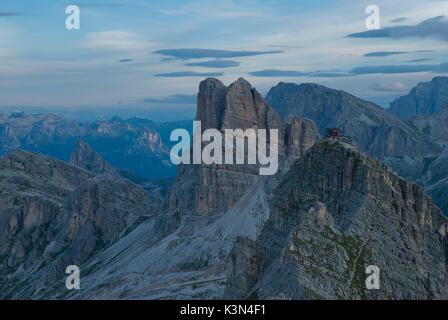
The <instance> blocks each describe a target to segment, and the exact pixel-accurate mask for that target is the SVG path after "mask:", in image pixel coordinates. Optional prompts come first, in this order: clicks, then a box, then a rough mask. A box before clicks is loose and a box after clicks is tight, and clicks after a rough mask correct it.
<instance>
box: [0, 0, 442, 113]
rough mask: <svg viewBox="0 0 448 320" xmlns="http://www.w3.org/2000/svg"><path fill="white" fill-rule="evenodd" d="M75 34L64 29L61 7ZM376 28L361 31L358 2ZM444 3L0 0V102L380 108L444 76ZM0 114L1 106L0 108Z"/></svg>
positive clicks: (190, 109)
mask: <svg viewBox="0 0 448 320" xmlns="http://www.w3.org/2000/svg"><path fill="white" fill-rule="evenodd" d="M71 4H75V5H78V6H79V7H80V10H81V29H80V30H70V31H69V30H67V29H66V28H65V19H66V17H67V15H66V14H65V8H66V7H67V6H68V5H71ZM371 4H375V5H377V6H378V7H379V8H380V10H381V15H380V17H381V29H380V30H374V31H369V30H367V29H366V27H365V19H366V18H367V14H366V13H365V9H366V7H367V6H368V5H371ZM447 46H448V1H445V0H425V1H421V0H420V1H415V0H396V1H383V0H381V1H380V0H373V1H372V0H369V1H363V0H302V1H291V0H289V1H273V0H265V1H261V0H259V1H257V0H248V1H245V0H239V1H217V0H214V1H170V0H164V1H144V0H126V1H119V0H117V1H106V0H102V1H100V0H84V1H65V0H40V1H32V0H2V1H1V2H0V59H1V60H0V96H1V97H2V98H1V100H0V107H1V106H4V107H6V106H17V107H20V106H27V107H55V108H83V107H89V108H98V109H100V108H144V109H148V110H154V112H155V113H157V112H160V113H167V112H168V114H169V113H173V117H174V118H182V117H184V118H188V117H192V116H194V113H195V106H194V104H193V101H194V98H193V95H194V94H196V92H197V88H198V84H199V82H200V81H201V80H202V79H203V78H205V77H207V76H214V77H218V78H220V79H222V80H223V81H224V82H225V83H226V84H229V83H231V82H232V81H234V80H236V79H237V78H238V77H241V76H242V77H245V78H246V79H247V80H248V81H250V82H251V83H252V84H253V85H254V86H255V87H256V88H257V89H258V90H259V91H260V92H261V93H262V94H266V93H267V91H268V90H269V88H270V87H272V86H274V85H275V84H277V83H278V82H280V81H284V82H296V83H302V82H316V83H320V84H323V85H326V86H329V87H332V88H336V89H343V90H346V91H348V92H350V93H353V94H355V95H357V96H360V97H362V98H366V99H372V100H374V101H376V102H378V103H381V104H382V105H387V102H389V101H391V100H392V99H393V97H395V96H399V95H403V94H406V93H407V92H408V91H409V89H410V88H411V87H413V86H414V85H416V84H417V83H418V82H420V81H427V80H430V79H431V78H432V77H434V76H437V75H446V73H447V72H448V64H447V62H448V55H447V53H448V47H447ZM0 111H1V108H0Z"/></svg>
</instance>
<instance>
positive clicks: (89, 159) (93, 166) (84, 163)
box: [70, 140, 120, 177]
mask: <svg viewBox="0 0 448 320" xmlns="http://www.w3.org/2000/svg"><path fill="white" fill-rule="evenodd" d="M70 163H72V164H74V165H76V166H78V167H80V168H83V169H85V170H87V171H90V172H92V173H94V174H99V175H110V176H113V177H119V176H120V175H119V173H118V171H117V170H116V169H115V168H114V167H112V166H111V165H110V164H109V163H108V162H106V161H105V160H104V159H103V158H102V157H101V156H100V155H99V154H98V153H97V152H96V151H94V150H93V149H92V148H91V147H90V146H89V144H88V143H87V142H84V141H82V140H78V143H77V144H76V147H75V151H73V153H72V154H71V156H70Z"/></svg>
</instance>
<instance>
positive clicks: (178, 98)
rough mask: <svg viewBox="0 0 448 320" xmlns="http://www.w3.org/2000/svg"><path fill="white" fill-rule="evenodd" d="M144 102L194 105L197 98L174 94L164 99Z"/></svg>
mask: <svg viewBox="0 0 448 320" xmlns="http://www.w3.org/2000/svg"><path fill="white" fill-rule="evenodd" d="M143 101H144V102H155V103H177V104H196V102H197V96H196V95H195V94H193V95H188V94H175V95H171V96H168V97H166V98H165V99H145V100H143Z"/></svg>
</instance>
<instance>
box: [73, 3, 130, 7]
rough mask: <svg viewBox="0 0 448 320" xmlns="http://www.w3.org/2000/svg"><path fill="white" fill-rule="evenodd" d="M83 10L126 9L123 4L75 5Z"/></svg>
mask: <svg viewBox="0 0 448 320" xmlns="http://www.w3.org/2000/svg"><path fill="white" fill-rule="evenodd" d="M75 5H77V6H78V7H81V8H120V7H124V5H123V4H118V3H97V4H95V3H77V4H75Z"/></svg>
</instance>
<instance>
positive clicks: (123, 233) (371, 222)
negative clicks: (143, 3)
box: [0, 78, 448, 299]
mask: <svg viewBox="0 0 448 320" xmlns="http://www.w3.org/2000/svg"><path fill="white" fill-rule="evenodd" d="M445 111H446V110H445V109H440V110H439V111H438V112H435V113H433V114H431V115H419V116H416V117H412V118H409V119H400V118H397V117H395V116H394V115H392V114H390V113H388V112H387V111H386V110H384V109H382V108H380V107H378V106H376V105H375V104H373V103H370V102H367V101H364V100H361V99H358V98H356V97H354V96H352V95H350V94H348V93H346V92H343V91H337V90H333V89H329V88H326V87H323V86H319V85H315V84H302V85H296V84H286V83H280V84H279V85H277V86H276V87H274V88H273V89H272V90H271V91H270V92H269V94H268V95H267V97H266V99H263V97H261V95H260V94H259V93H258V92H257V90H256V89H255V88H253V87H252V86H251V84H250V83H248V82H247V81H246V80H244V79H239V80H237V81H235V82H234V83H232V84H231V85H230V86H225V85H224V84H223V83H222V82H221V81H219V80H217V79H211V78H210V79H206V80H204V81H202V82H201V83H200V86H199V94H198V107H197V120H200V121H201V122H202V124H203V129H206V128H217V129H218V130H223V129H226V128H228V129H236V128H241V129H246V128H277V129H278V130H279V160H280V161H279V170H278V172H277V174H275V175H274V176H259V175H258V174H257V172H258V170H257V169H258V165H205V164H199V165H179V166H178V168H177V175H176V177H175V178H174V180H173V182H172V184H171V182H170V181H165V182H166V183H160V182H157V183H156V182H154V181H148V180H147V179H144V178H141V177H139V174H141V173H142V172H149V170H151V168H152V170H153V171H157V170H162V168H164V169H166V167H165V166H164V160H165V159H167V154H168V150H169V144H168V143H167V142H165V141H166V140H165V138H164V137H166V136H167V134H168V132H169V128H170V126H171V125H172V124H165V125H160V124H155V123H153V122H150V121H148V120H142V119H129V120H121V119H112V120H110V121H102V122H94V123H83V124H79V123H76V122H71V121H68V120H65V119H62V118H60V117H56V116H54V115H39V116H28V115H24V114H13V115H10V116H6V115H2V116H1V118H0V125H1V127H0V128H1V132H2V135H1V139H2V140H0V143H1V146H2V148H3V149H2V150H3V152H4V153H7V152H9V153H8V154H6V155H4V156H3V157H2V158H1V159H0V184H1V185H2V188H1V189H0V190H1V191H0V200H1V201H0V231H1V232H0V271H1V272H0V274H1V276H0V298H3V299H104V298H107V299H221V298H226V299H277V298H279V297H285V298H291V299H448V269H447V261H448V241H447V233H448V218H447V217H445V216H444V214H443V212H442V210H441V209H440V208H439V207H438V206H440V207H441V208H442V209H444V210H446V208H447V207H446V200H445V199H446V196H444V195H445V194H446V190H447V189H446V186H447V181H448V180H447V179H448V170H447V169H446V168H447V167H446V165H445V164H446V163H447V161H445V160H446V157H447V154H446V150H447V149H446V147H445V146H446V142H447V141H446V137H445V132H446V126H448V121H447V119H446V112H445ZM190 125H191V123H189V124H188V126H190ZM188 126H186V127H187V128H188ZM327 127H338V128H341V129H342V130H343V131H344V135H345V136H347V137H349V138H351V140H352V141H353V142H350V141H348V140H334V139H331V138H329V139H325V138H322V136H323V134H324V132H325V129H326V128H327ZM80 140H81V141H80ZM67 141H70V145H69V144H68V143H67ZM55 146H60V149H61V150H59V151H54V150H56V148H55ZM69 146H70V147H71V148H70V149H69ZM24 147H26V148H27V149H31V148H35V149H39V150H50V151H51V152H55V154H58V155H59V157H61V158H62V155H64V157H65V158H64V159H65V160H66V161H68V160H69V159H70V161H71V163H67V162H63V161H60V160H56V159H53V158H49V157H47V156H43V155H39V154H36V153H33V152H30V151H24V150H21V149H17V148H24ZM63 148H65V149H63ZM13 149H15V151H13V152H10V151H12V150H13ZM42 153H44V152H42ZM111 155H113V156H111ZM120 155H121V158H122V159H121V161H123V162H120V163H122V166H117V165H115V163H114V162H115V161H118V160H117V159H118V158H119V157H120ZM146 159H149V160H151V161H152V164H153V166H152V167H151V166H149V165H148V167H145V170H148V171H139V170H142V168H139V166H138V165H137V162H133V161H134V160H135V161H138V160H140V161H143V160H146ZM128 163H131V164H132V165H129V164H128ZM148 163H150V162H148ZM145 164H146V162H145ZM115 167H117V168H115ZM124 168H128V169H129V170H124ZM120 169H121V170H120ZM394 170H395V171H394ZM397 173H398V174H397ZM146 176H150V175H149V174H146ZM154 176H156V175H154ZM410 180H413V181H415V182H417V183H419V184H420V185H421V186H419V185H418V184H416V183H414V182H412V181H410ZM143 188H145V189H146V191H145V190H144V189H143ZM425 190H426V191H427V192H428V193H429V195H427V194H426V193H425ZM148 193H149V196H148ZM431 196H432V197H433V199H432V198H431ZM149 199H151V200H149ZM445 213H447V211H445ZM71 264H76V265H78V266H80V268H81V277H82V280H81V281H82V289H81V290H75V291H68V290H67V289H66V288H65V286H64V284H63V281H62V280H63V279H64V277H65V276H66V275H65V272H64V270H65V266H67V265H71ZM369 265H376V266H378V267H379V268H380V270H381V289H380V290H367V289H366V287H365V278H366V273H365V270H366V267H367V266H369Z"/></svg>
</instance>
